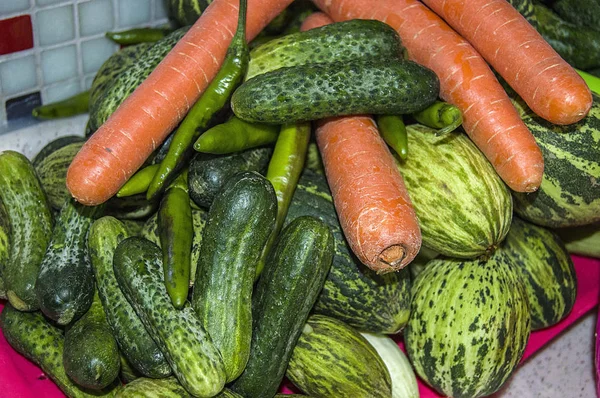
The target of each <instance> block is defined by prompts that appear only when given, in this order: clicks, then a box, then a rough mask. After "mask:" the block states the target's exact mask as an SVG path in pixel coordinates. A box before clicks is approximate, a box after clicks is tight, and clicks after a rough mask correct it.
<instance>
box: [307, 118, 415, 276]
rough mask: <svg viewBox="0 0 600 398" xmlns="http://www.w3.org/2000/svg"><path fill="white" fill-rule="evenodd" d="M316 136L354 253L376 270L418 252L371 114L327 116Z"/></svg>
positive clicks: (408, 209) (406, 205) (401, 189)
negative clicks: (369, 115)
mask: <svg viewBox="0 0 600 398" xmlns="http://www.w3.org/2000/svg"><path fill="white" fill-rule="evenodd" d="M316 138H317V145H318V146H319V151H320V152H321V156H322V157H323V165H324V167H325V175H326V176H327V182H328V183H329V188H330V189H331V195H332V197H333V202H334V204H335V209H336V211H337V213H338V218H339V220H340V225H341V227H342V230H343V231H344V236H345V237H346V239H347V240H348V243H349V245H350V248H351V249H352V251H353V252H354V254H356V256H357V257H358V259H359V260H360V261H361V262H362V263H364V264H365V265H367V266H368V267H369V268H371V269H373V270H374V271H376V272H378V273H386V272H391V271H397V270H399V269H401V268H403V267H404V266H406V265H407V264H408V263H410V262H411V261H412V260H413V259H414V258H415V256H416V255H417V253H418V252H419V249H420V247H421V230H420V228H419V223H418V220H417V216H416V215H415V211H414V209H413V207H412V202H411V200H410V197H409V196H408V192H407V190H406V187H405V185H404V180H403V179H402V176H401V175H400V172H399V171H398V169H397V167H396V164H395V163H394V157H393V156H392V154H391V153H390V151H389V150H388V148H387V145H386V143H385V142H384V141H383V139H382V138H381V135H380V134H379V130H378V129H377V125H376V124H375V122H374V121H373V119H371V118H370V117H368V116H351V117H341V118H331V119H325V120H323V121H320V122H319V124H318V126H317V130H316Z"/></svg>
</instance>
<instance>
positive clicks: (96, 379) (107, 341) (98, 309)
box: [63, 292, 121, 390]
mask: <svg viewBox="0 0 600 398" xmlns="http://www.w3.org/2000/svg"><path fill="white" fill-rule="evenodd" d="M63 364H64V367H65V372H66V373H67V375H68V376H69V377H70V378H71V380H73V381H74V382H76V383H77V384H79V385H80V386H83V387H85V388H89V389H93V390H101V389H103V388H105V387H107V386H109V385H110V384H111V383H112V382H113V381H115V379H117V377H118V376H119V370H120V369H121V357H120V356H119V347H118V346H117V342H116V340H115V338H114V337H113V335H112V333H111V331H110V328H109V327H108V323H107V322H106V315H105V314H104V308H102V303H101V302H100V297H98V293H97V292H96V294H95V295H94V301H93V302H92V306H91V307H90V309H89V310H88V311H87V312H86V313H85V314H84V315H83V316H82V317H81V318H79V319H78V320H77V321H75V323H74V324H73V325H72V326H70V327H69V328H68V329H67V331H66V333H65V344H64V351H63Z"/></svg>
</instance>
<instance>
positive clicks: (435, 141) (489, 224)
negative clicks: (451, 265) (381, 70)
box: [397, 124, 513, 258]
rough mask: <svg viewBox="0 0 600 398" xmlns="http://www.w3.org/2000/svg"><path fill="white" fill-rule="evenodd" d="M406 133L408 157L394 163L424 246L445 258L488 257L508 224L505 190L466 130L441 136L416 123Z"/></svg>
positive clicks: (509, 204)
mask: <svg viewBox="0 0 600 398" xmlns="http://www.w3.org/2000/svg"><path fill="white" fill-rule="evenodd" d="M407 131H408V146H409V148H410V152H411V156H409V158H408V159H407V160H406V161H405V162H400V161H397V165H398V169H399V170H400V173H401V174H402V176H403V177H404V183H405V184H406V189H407V190H408V193H409V195H410V198H411V200H412V203H413V207H414V209H415V213H416V214H417V217H418V218H419V224H420V227H421V234H422V237H423V245H424V246H426V247H428V248H430V249H433V250H434V251H436V252H438V253H440V254H443V255H446V256H449V257H456V258H475V257H480V256H483V257H485V256H489V255H490V254H491V253H492V252H493V251H494V250H495V248H496V247H497V246H498V244H499V243H500V242H501V241H502V240H503V239H504V237H505V236H506V234H507V233H508V229H509V228H510V222H511V220H512V214H513V207H512V199H511V196H510V191H509V190H508V188H507V187H506V185H505V184H504V182H503V181H502V180H501V179H500V177H498V174H497V173H496V171H495V170H494V168H493V167H492V166H491V164H490V163H489V162H488V160H487V159H486V158H485V156H483V154H482V153H481V152H480V151H479V149H477V147H476V146H475V145H474V144H473V142H472V141H471V140H470V139H469V138H468V137H467V136H466V135H465V134H462V133H461V134H458V133H457V134H447V135H446V136H444V137H443V138H442V139H440V138H439V137H436V135H435V130H432V129H430V128H428V127H425V126H422V125H420V124H413V125H409V126H407ZM432 193H434V194H432Z"/></svg>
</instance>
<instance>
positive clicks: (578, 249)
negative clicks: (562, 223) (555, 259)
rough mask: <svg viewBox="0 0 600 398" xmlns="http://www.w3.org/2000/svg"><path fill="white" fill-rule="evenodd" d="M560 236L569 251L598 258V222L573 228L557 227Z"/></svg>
mask: <svg viewBox="0 0 600 398" xmlns="http://www.w3.org/2000/svg"><path fill="white" fill-rule="evenodd" d="M554 232H556V233H557V234H558V236H560V238H561V239H562V241H563V242H564V244H565V247H566V248H567V250H568V251H569V253H573V254H578V255H580V256H588V257H595V258H600V223H596V224H590V225H584V226H581V227H574V228H559V229H555V230H554Z"/></svg>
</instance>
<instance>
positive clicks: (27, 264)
mask: <svg viewBox="0 0 600 398" xmlns="http://www.w3.org/2000/svg"><path fill="white" fill-rule="evenodd" d="M0 200H2V203H4V208H5V210H6V213H7V215H8V219H9V221H10V228H11V246H10V258H9V261H8V263H7V264H6V266H5V268H4V270H3V274H2V276H3V278H4V283H5V288H6V294H7V296H8V299H9V301H10V302H11V304H12V305H13V306H14V307H15V308H17V309H18V310H21V311H33V310H36V309H38V308H39V307H38V302H37V299H36V295H35V283H36V278H37V276H38V273H39V271H40V264H41V262H42V258H43V257H44V253H45V251H46V247H47V246H48V243H49V242H50V237H51V236H52V213H51V211H50V207H49V206H48V201H47V198H46V194H45V193H44V191H43V189H42V185H41V184H40V181H39V179H38V177H37V175H36V173H35V169H34V168H33V165H32V164H31V162H30V161H29V159H27V158H26V157H25V156H24V155H22V154H21V153H19V152H15V151H4V152H2V153H1V154H0Z"/></svg>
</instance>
